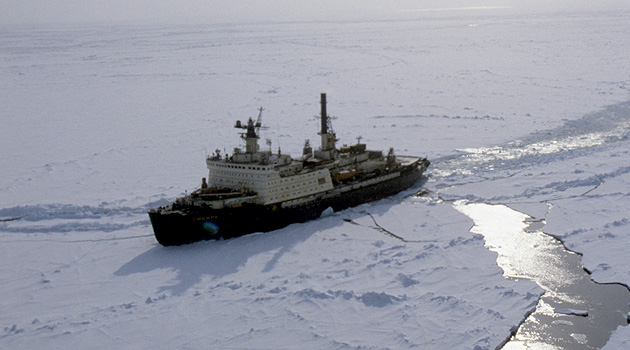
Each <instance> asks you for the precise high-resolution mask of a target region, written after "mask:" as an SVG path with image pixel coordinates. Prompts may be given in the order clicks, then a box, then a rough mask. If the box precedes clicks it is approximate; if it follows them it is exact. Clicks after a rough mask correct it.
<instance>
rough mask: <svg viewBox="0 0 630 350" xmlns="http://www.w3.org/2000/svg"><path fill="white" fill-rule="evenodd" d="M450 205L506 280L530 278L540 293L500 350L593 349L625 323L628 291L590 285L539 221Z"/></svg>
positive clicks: (578, 263)
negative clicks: (468, 222)
mask: <svg viewBox="0 0 630 350" xmlns="http://www.w3.org/2000/svg"><path fill="white" fill-rule="evenodd" d="M455 207H456V208H457V209H458V210H459V211H461V212H462V213H464V214H466V215H467V216H469V217H470V218H471V219H473V220H474V221H475V226H474V227H473V229H472V230H471V231H472V232H474V233H478V234H481V235H483V236H484V239H485V241H486V246H487V247H488V249H490V250H492V251H495V252H497V253H498V257H497V264H498V265H499V266H500V267H501V268H502V269H503V270H504V275H505V276H506V277H510V278H527V279H531V280H533V281H535V282H536V283H537V284H538V285H539V286H540V287H542V288H543V289H544V290H545V293H544V294H543V296H542V297H541V299H540V301H539V302H538V305H537V307H536V310H535V311H534V312H533V313H532V314H531V315H530V316H529V317H528V318H527V319H526V320H525V322H523V324H521V326H520V327H519V329H518V331H517V332H516V333H515V334H514V335H513V336H512V338H510V339H509V341H508V342H507V343H506V344H505V345H504V346H503V349H508V350H512V349H599V348H601V347H603V346H604V345H605V344H606V342H607V341H608V340H609V338H610V335H611V334H612V332H613V331H615V330H616V329H617V327H619V326H626V325H628V312H629V311H630V291H629V290H628V288H627V287H625V286H623V285H620V284H598V283H595V282H593V281H592V280H591V278H590V275H589V274H588V272H586V271H585V270H584V268H583V266H582V257H581V256H580V255H579V254H576V253H574V252H571V251H569V250H567V249H566V248H565V247H564V245H563V244H562V242H560V241H559V240H557V239H555V238H553V237H552V236H550V235H547V234H545V233H543V232H542V227H543V226H544V221H539V222H528V219H529V218H528V217H527V216H526V215H524V214H522V213H520V212H517V211H515V210H512V209H511V208H509V207H507V206H504V205H488V204H466V203H464V202H458V203H456V204H455Z"/></svg>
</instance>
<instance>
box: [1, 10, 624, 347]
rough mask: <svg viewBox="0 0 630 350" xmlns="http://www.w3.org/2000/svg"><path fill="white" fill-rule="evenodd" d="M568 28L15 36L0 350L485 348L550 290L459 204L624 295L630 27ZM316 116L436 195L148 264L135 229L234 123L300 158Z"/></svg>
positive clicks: (146, 248) (234, 141) (448, 20)
mask: <svg viewBox="0 0 630 350" xmlns="http://www.w3.org/2000/svg"><path fill="white" fill-rule="evenodd" d="M556 10H557V9H556ZM556 10H554V11H548V12H541V13H536V12H522V13H521V12H518V11H514V10H510V9H488V10H479V9H477V10H474V11H468V12H467V11H463V10H461V11H440V12H439V13H436V12H431V13H429V12H414V13H413V16H412V17H409V16H410V14H409V13H405V17H404V18H401V19H398V20H397V19H395V18H394V19H389V20H386V21H377V20H353V21H343V20H339V21H330V22H325V23H324V22H307V23H300V22H283V23H247V24H243V23H240V24H208V25H203V24H194V25H193V24H190V25H110V24H107V25H105V24H104V25H68V26H34V27H29V26H6V25H5V26H3V27H2V29H1V31H0V33H1V34H0V47H1V48H2V50H0V81H2V84H0V89H1V91H0V92H1V93H0V105H1V106H3V108H2V110H1V111H0V118H1V120H2V128H0V149H2V153H1V157H2V158H1V161H0V165H1V167H0V257H1V258H0V259H1V261H2V264H1V266H0V309H1V310H2V312H1V313H0V348H3V349H4V348H6V349H15V348H64V349H82V348H93V347H98V348H122V349H132V348H133V349H137V348H144V349H148V348H151V349H166V348H189V349H200V348H273V349H277V348H333V349H335V348H338V349H356V348H377V349H383V348H391V349H400V348H432V349H447V348H448V349H450V348H454V349H455V348H457V349H471V348H476V349H494V348H496V347H497V346H499V345H500V344H502V343H503V342H504V341H505V340H506V339H507V338H508V337H509V336H510V334H511V332H512V331H514V330H516V328H517V327H518V325H519V324H520V323H521V321H522V320H523V319H524V318H525V317H526V316H527V314H528V313H530V312H532V311H533V310H534V309H535V308H536V305H537V302H538V298H539V295H540V294H541V293H542V289H541V288H540V287H538V286H537V285H536V284H535V283H534V282H532V281H530V280H527V279H514V278H506V277H504V276H503V273H504V271H503V269H501V268H500V267H499V266H498V265H497V254H496V253H495V252H493V251H491V250H489V249H488V248H486V243H485V242H484V238H483V237H482V236H480V235H477V234H474V233H471V232H470V229H471V227H472V225H473V221H472V220H471V219H470V218H468V217H467V216H466V215H464V214H462V213H461V212H460V211H458V210H457V209H456V208H454V207H453V202H454V201H457V200H466V201H467V202H469V203H487V204H502V205H506V206H508V207H510V208H512V209H514V210H517V211H519V212H521V213H523V218H525V217H528V218H530V219H531V220H544V222H545V225H544V227H543V231H544V232H545V233H547V234H550V235H553V236H555V237H558V238H559V239H561V240H562V241H563V242H564V244H565V245H566V246H567V247H568V248H569V249H571V250H573V251H576V252H580V253H581V254H583V256H582V261H583V263H584V266H585V268H586V269H588V270H589V271H590V272H592V278H593V279H594V280H596V281H599V282H617V283H623V284H625V285H628V284H630V269H628V265H627V263H626V260H627V247H628V246H630V235H629V234H628V228H629V227H630V216H629V214H628V211H627V208H628V206H629V205H630V190H629V189H630V183H629V180H628V176H627V174H628V173H629V172H630V154H629V153H628V133H629V132H630V129H629V128H628V126H629V125H630V103H629V102H627V101H628V99H629V96H628V87H629V86H630V85H629V84H630V66H628V64H627V57H628V47H630V36H628V35H627V33H628V32H629V31H630V21H629V17H630V11H621V10H617V11H614V12H607V11H597V12H593V11H577V10H576V11H569V10H564V11H556ZM320 92H327V93H328V99H329V112H330V114H332V115H334V116H337V117H338V119H335V120H333V125H334V127H335V130H336V131H337V135H338V136H339V137H340V138H341V143H352V142H355V140H356V139H355V138H356V137H357V136H359V135H360V136H362V137H363V141H365V142H366V143H368V144H369V146H370V147H371V148H376V149H384V150H386V149H387V148H388V147H390V146H394V147H395V151H396V153H398V154H416V155H426V156H428V158H429V159H430V160H432V165H431V167H430V168H429V171H428V172H427V174H428V179H427V181H426V182H424V183H423V184H422V186H423V188H424V189H426V193H425V194H424V195H420V196H415V195H414V193H415V192H416V191H418V190H420V184H419V186H418V187H416V188H414V189H411V190H409V191H406V192H404V193H401V194H400V195H397V196H394V197H391V198H387V199H384V200H382V201H378V202H374V203H370V204H366V205H362V206H359V207H357V208H352V209H349V210H346V211H342V212H339V213H334V214H333V215H330V216H326V217H323V218H321V219H319V220H315V221H312V222H308V223H305V224H296V225H291V226H289V227H286V228H284V229H282V230H277V231H274V232H270V233H266V234H254V235H249V236H245V237H241V238H238V239H232V240H226V241H210V242H201V243H197V244H192V245H188V246H182V247H169V248H165V247H161V246H159V245H158V244H157V243H156V242H155V239H154V238H153V236H152V231H151V227H150V224H149V221H148V217H147V215H146V209H147V208H148V207H151V206H156V205H160V204H163V203H166V202H167V201H169V200H171V199H173V198H174V197H176V196H178V195H180V194H182V193H183V192H184V191H185V190H191V189H193V188H195V187H196V186H197V185H198V183H199V182H200V180H201V177H203V176H205V175H206V173H205V172H206V170H205V168H204V157H205V155H206V154H207V153H210V152H212V151H214V149H216V148H217V147H219V148H224V147H228V149H229V147H235V146H237V145H238V144H239V139H238V134H237V133H234V132H232V131H231V130H232V129H231V126H232V125H233V122H234V121H235V120H236V119H241V120H242V119H245V118H246V117H249V116H255V113H256V109H257V108H258V107H260V106H261V105H262V106H263V107H264V108H265V114H264V121H265V123H266V124H267V125H268V126H269V127H270V128H269V129H268V130H266V131H265V135H264V136H263V137H266V138H269V139H271V140H272V142H273V147H274V148H277V147H281V148H282V149H283V151H287V152H297V151H298V150H299V149H300V147H301V146H302V143H303V142H304V139H306V138H311V139H313V138H314V137H315V136H316V135H315V133H316V131H317V120H316V118H314V117H313V116H314V115H316V114H317V113H318V110H319V109H318V103H319V100H318V96H319V93H320ZM523 218H520V217H519V219H518V220H523ZM387 232H391V233H394V234H395V235H389V234H387ZM624 314H627V311H625V312H624ZM560 316H562V315H560ZM574 338H575V340H576V343H577V344H583V343H586V342H587V341H588V339H584V337H583V336H582V335H581V334H580V333H576V334H575V337H574ZM629 343H630V329H629V327H621V328H619V329H618V331H617V332H615V333H614V334H613V335H612V337H611V340H610V342H609V343H608V344H607V345H606V346H605V349H608V350H610V349H625V348H627V344H629Z"/></svg>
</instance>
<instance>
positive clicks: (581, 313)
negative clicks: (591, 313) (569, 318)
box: [555, 308, 588, 317]
mask: <svg viewBox="0 0 630 350" xmlns="http://www.w3.org/2000/svg"><path fill="white" fill-rule="evenodd" d="M555 311H556V313H557V314H564V315H575V316H582V317H587V316H588V311H587V310H579V309H570V308H563V309H556V310H555Z"/></svg>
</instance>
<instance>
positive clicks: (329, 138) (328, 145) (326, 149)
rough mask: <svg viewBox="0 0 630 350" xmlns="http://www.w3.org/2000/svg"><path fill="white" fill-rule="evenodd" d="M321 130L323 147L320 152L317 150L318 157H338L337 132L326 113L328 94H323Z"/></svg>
mask: <svg viewBox="0 0 630 350" xmlns="http://www.w3.org/2000/svg"><path fill="white" fill-rule="evenodd" d="M320 103H321V108H322V109H321V116H320V121H321V131H320V133H319V135H320V136H321V138H322V147H321V149H320V150H319V152H316V153H317V154H316V157H318V158H320V159H324V160H334V159H336V158H337V148H336V146H335V142H336V141H337V138H336V135H335V132H334V131H333V130H332V126H331V125H330V117H329V116H328V114H327V113H326V94H325V93H322V94H321V102H320Z"/></svg>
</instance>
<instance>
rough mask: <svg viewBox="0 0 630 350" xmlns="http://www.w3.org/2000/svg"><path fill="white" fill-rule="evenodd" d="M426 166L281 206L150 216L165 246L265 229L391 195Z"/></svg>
mask: <svg viewBox="0 0 630 350" xmlns="http://www.w3.org/2000/svg"><path fill="white" fill-rule="evenodd" d="M425 168H426V167H425V166H421V167H420V168H416V167H414V168H413V169H405V171H403V172H402V173H401V175H400V176H399V177H396V178H393V179H389V180H385V181H383V182H379V183H376V184H373V185H370V186H366V187H362V188H358V189H354V190H350V191H347V192H344V193H342V194H338V195H334V196H333V195H331V196H328V197H324V198H321V199H318V200H316V201H313V202H310V203H308V204H304V205H299V206H293V207H285V208H280V206H279V205H253V204H252V205H243V206H242V207H239V208H227V209H211V208H207V207H205V208H204V207H196V206H195V207H192V206H190V207H186V208H184V209H182V210H178V211H173V212H168V213H164V212H162V211H161V210H152V211H150V212H149V217H150V219H151V225H153V231H154V232H155V238H156V239H157V241H158V242H159V243H160V244H162V245H165V246H170V245H182V244H187V243H192V242H196V241H201V240H210V239H219V238H223V239H227V238H233V237H238V236H242V235H246V234H249V233H253V232H268V231H273V230H277V229H280V228H283V227H286V226H288V225H290V224H292V223H300V222H306V221H309V220H313V219H316V218H319V217H320V216H321V214H322V212H323V211H324V210H326V209H327V208H332V209H333V210H334V211H335V212H337V211H340V210H343V209H346V208H350V207H354V206H357V205H359V204H363V203H367V202H371V201H375V200H378V199H381V198H385V197H388V196H391V195H394V194H396V193H398V192H400V191H403V190H405V189H407V188H409V187H411V186H413V185H414V184H415V183H416V182H417V181H418V180H419V179H420V177H421V176H422V173H423V171H424V169H425Z"/></svg>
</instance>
